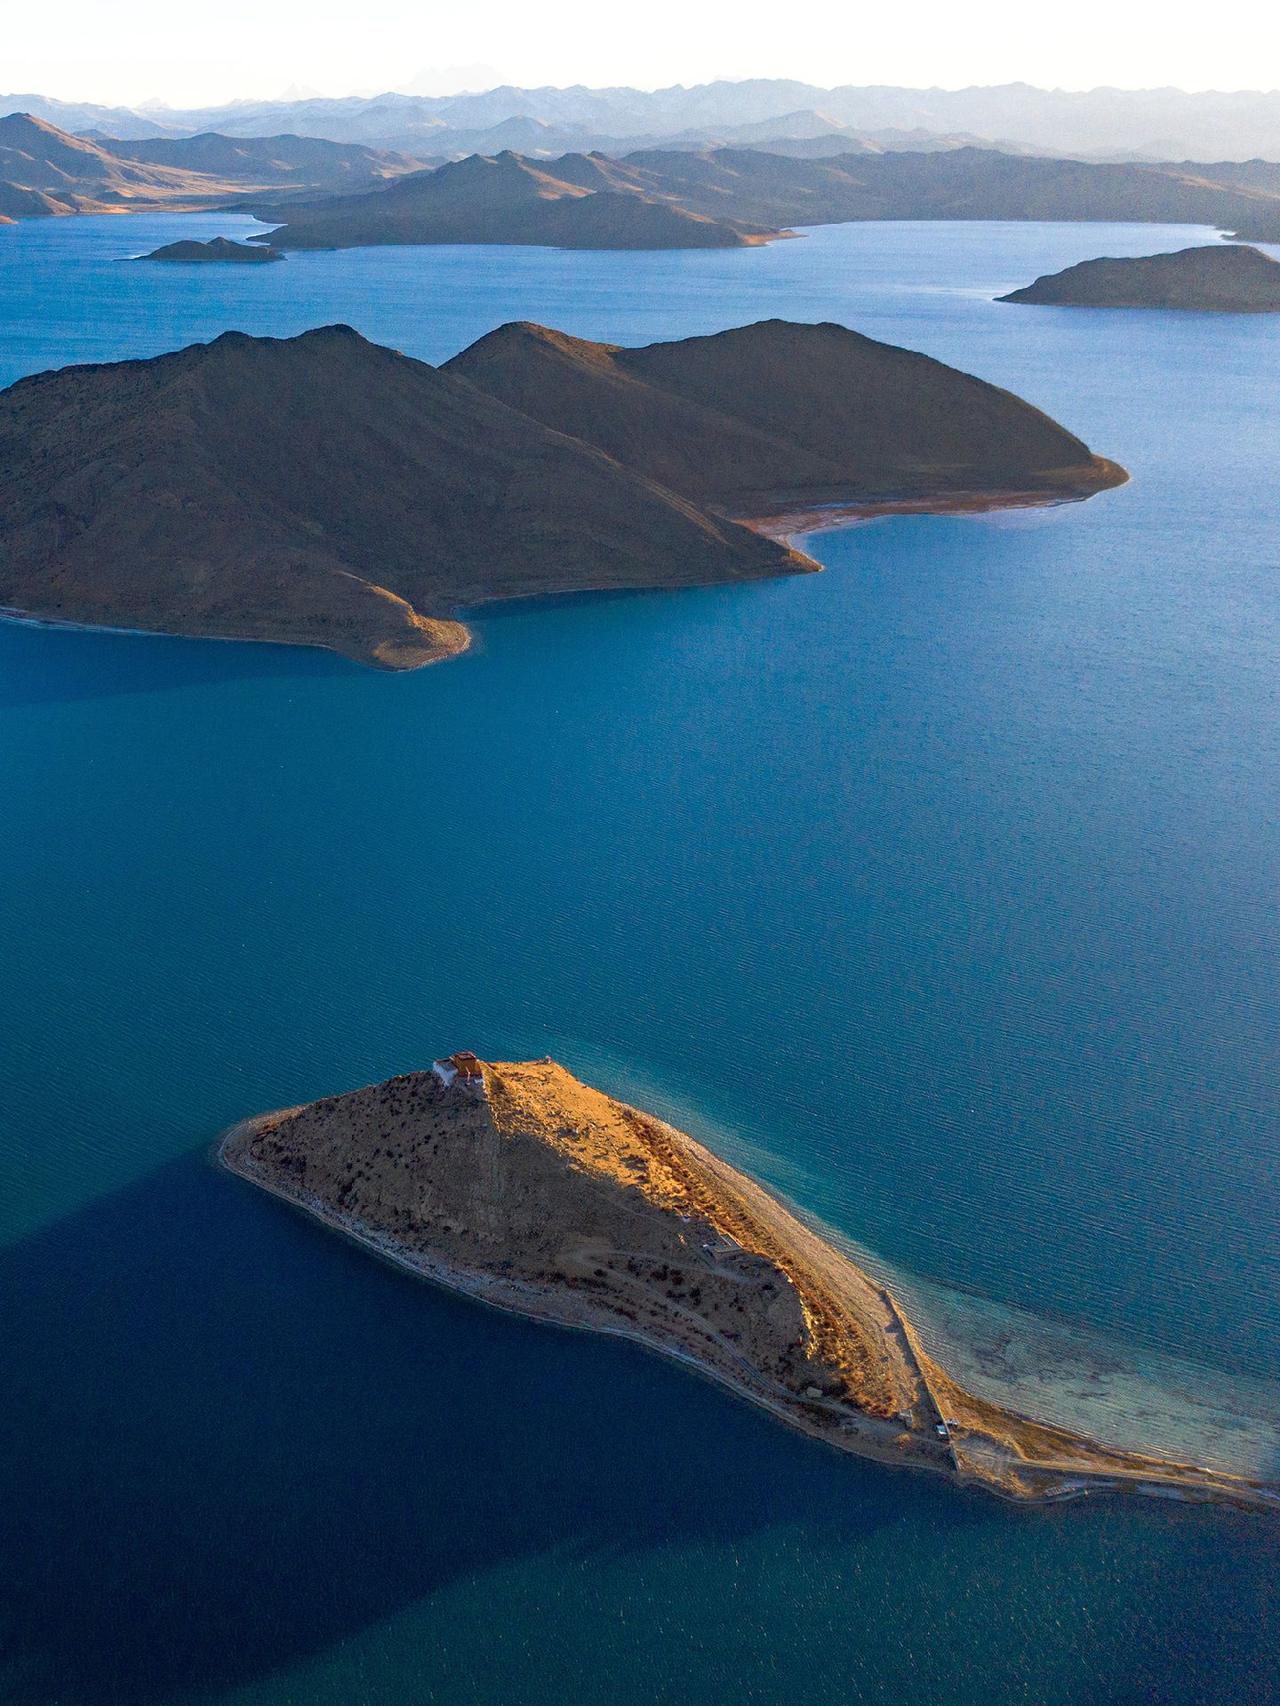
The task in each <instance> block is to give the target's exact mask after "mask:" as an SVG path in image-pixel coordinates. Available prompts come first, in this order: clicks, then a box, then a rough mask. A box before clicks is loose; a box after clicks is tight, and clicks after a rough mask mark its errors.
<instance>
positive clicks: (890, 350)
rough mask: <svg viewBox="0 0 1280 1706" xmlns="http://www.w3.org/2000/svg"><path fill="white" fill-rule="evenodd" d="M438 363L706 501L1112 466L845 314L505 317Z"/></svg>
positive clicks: (1044, 477)
mask: <svg viewBox="0 0 1280 1706" xmlns="http://www.w3.org/2000/svg"><path fill="white" fill-rule="evenodd" d="M446 371H447V372H450V373H456V374H460V375H461V376H462V377H464V378H466V379H469V380H470V381H471V382H472V383H473V384H474V385H477V386H479V387H481V388H482V389H484V390H486V391H488V392H489V393H490V394H491V395H493V396H495V397H499V398H501V400H502V401H503V402H505V403H509V404H510V405H511V406H512V407H513V408H518V409H520V410H522V411H523V412H524V413H526V414H529V415H533V416H534V417H535V418H536V419H538V420H540V421H542V422H543V423H544V424H545V425H547V426H550V427H554V428H555V429H556V430H558V431H561V432H568V433H572V434H573V435H574V436H575V437H578V438H583V439H586V440H587V441H588V442H589V443H592V444H597V445H599V446H600V448H601V449H602V450H605V451H607V452H608V453H609V455H611V456H614V457H617V458H618V459H619V460H620V461H625V462H626V463H627V465H628V466H629V467H633V468H638V469H640V470H641V471H642V472H644V473H646V474H648V475H649V476H650V477H651V478H652V479H655V480H659V481H661V482H662V483H663V484H664V485H668V486H671V487H672V488H673V489H675V490H676V491H680V492H683V493H685V494H686V495H687V496H689V497H693V498H696V499H698V501H700V502H705V503H712V504H716V505H720V506H724V507H726V508H729V509H733V510H738V511H740V512H741V511H744V510H745V511H751V510H752V509H753V508H755V507H757V506H759V505H760V504H762V503H763V504H765V505H767V506H776V505H778V504H787V503H791V502H810V503H815V502H824V501H829V502H843V503H851V502H856V501H857V500H859V499H866V500H872V499H877V498H892V497H909V496H915V495H919V494H929V495H941V494H946V493H950V492H999V491H1002V490H1005V491H1019V492H1026V493H1032V492H1042V493H1044V494H1045V495H1053V494H1055V493H1056V494H1061V495H1064V496H1065V495H1081V494H1083V493H1084V492H1087V491H1096V490H1098V489H1099V488H1100V487H1102V486H1106V485H1111V484H1114V483H1115V478H1116V474H1115V471H1114V469H1113V466H1112V465H1111V464H1109V463H1104V462H1102V461H1101V460H1100V459H1099V458H1097V457H1095V456H1093V454H1092V453H1091V452H1090V450H1089V448H1088V446H1087V445H1085V444H1083V443H1082V442H1081V440H1080V439H1078V438H1076V437H1074V436H1073V435H1072V434H1071V433H1069V432H1067V431H1066V430H1065V429H1064V428H1062V427H1060V426H1059V425H1058V424H1057V423H1056V422H1055V421H1052V420H1050V419H1049V417H1048V416H1047V415H1045V414H1042V413H1041V411H1040V410H1038V409H1036V408H1033V407H1032V406H1031V404H1029V403H1025V402H1023V401H1022V399H1021V398H1019V397H1015V396H1013V395H1012V393H1010V392H1008V391H1002V390H1000V389H999V388H998V387H997V386H994V385H988V384H987V383H986V382H985V381H983V380H981V379H974V378H972V377H970V375H968V374H965V373H961V372H959V371H957V370H956V369H955V368H952V367H947V366H946V365H945V364H944V363H942V362H939V361H934V360H932V359H931V358H930V357H928V356H924V355H917V354H915V353H913V352H912V351H910V350H903V349H898V348H896V347H895V346H894V345H892V344H883V343H877V342H876V341H875V340H874V339H872V338H866V337H862V336H861V335H860V334H858V333H857V332H851V331H849V330H847V329H846V328H845V327H843V326H836V325H830V324H825V325H817V326H810V325H798V324H793V323H791V322H787V321H782V320H767V321H762V322H761V323H759V324H757V325H754V326H743V327H740V328H737V329H735V330H733V331H728V332H720V333H716V334H715V335H714V336H711V337H705V338H684V339H681V340H680V341H678V342H675V343H662V344H650V345H648V346H647V347H645V348H643V349H620V348H618V347H617V346H616V345H609V344H596V343H589V342H587V341H586V340H584V339H579V338H570V337H567V336H565V335H564V334H563V333H559V332H551V331H548V330H547V329H546V328H545V327H541V326H533V325H529V324H527V323H521V324H514V325H509V326H503V327H499V329H498V330H497V331H495V332H491V333H489V334H488V336H487V337H484V338H481V339H480V340H479V341H478V342H477V343H475V344H473V345H472V346H471V347H470V348H469V349H466V350H464V351H463V352H462V354H461V355H458V356H455V357H454V359H453V360H452V361H451V362H449V363H448V364H447V366H446Z"/></svg>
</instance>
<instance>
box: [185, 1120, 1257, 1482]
mask: <svg viewBox="0 0 1280 1706" xmlns="http://www.w3.org/2000/svg"><path fill="white" fill-rule="evenodd" d="M306 1106H307V1105H303V1106H301V1107H298V1108H292V1109H277V1110H273V1111H272V1112H269V1113H266V1114H261V1115H257V1116H254V1117H253V1118H250V1119H248V1120H242V1121H240V1122H238V1123H237V1124H235V1125H233V1126H231V1127H229V1128H228V1129H227V1130H226V1131H224V1132H223V1133H222V1134H221V1136H220V1137H219V1138H218V1139H217V1141H216V1142H215V1144H214V1145H213V1147H212V1150H211V1152H210V1153H211V1159H212V1160H213V1162H214V1164H215V1165H216V1166H218V1167H219V1168H221V1169H222V1170H224V1171H226V1172H228V1173H230V1174H232V1175H234V1176H235V1177H237V1178H240V1179H242V1180H244V1181H245V1182H246V1183H249V1184H252V1185H254V1186H255V1187H257V1188H259V1189H262V1190H264V1191H266V1192H267V1193H268V1194H269V1195H271V1196H273V1197H276V1198H277V1199H278V1200H279V1201H281V1202H283V1203H285V1204H286V1205H287V1206H289V1207H290V1208H292V1209H294V1210H295V1211H297V1212H300V1213H303V1214H305V1215H307V1216H308V1217H309V1218H311V1219H313V1220H315V1221H318V1222H319V1223H320V1224H321V1225H323V1226H324V1227H326V1228H327V1229H328V1230H330V1231H334V1232H337V1233H338V1234H339V1235H340V1236H342V1237H343V1238H345V1239H347V1240H348V1241H349V1242H351V1243H354V1244H357V1245H359V1246H360V1247H361V1248H362V1249H364V1250H366V1251H367V1252H369V1253H371V1254H373V1255H375V1256H377V1257H378V1258H379V1259H380V1260H382V1261H384V1262H386V1263H388V1264H389V1265H391V1266H393V1267H395V1268H397V1269H399V1270H401V1271H403V1272H407V1273H408V1274H410V1275H412V1276H413V1277H414V1278H417V1279H420V1280H425V1281H426V1282H428V1283H430V1284H434V1285H437V1286H440V1287H441V1288H442V1289H444V1290H446V1291H451V1292H453V1293H455V1294H457V1295H460V1296H463V1297H467V1298H470V1299H471V1300H472V1301H475V1302H478V1303H483V1304H486V1305H488V1306H489V1307H492V1308H497V1309H501V1310H503V1311H504V1312H505V1313H508V1314H515V1315H520V1316H523V1317H524V1318H525V1319H528V1320H533V1321H536V1322H539V1323H542V1324H549V1325H555V1326H562V1327H566V1328H570V1329H572V1330H574V1331H582V1332H595V1333H602V1334H605V1335H606V1336H609V1337H614V1338H621V1339H626V1340H629V1341H630V1342H632V1343H634V1344H638V1345H639V1346H641V1347H642V1348H643V1349H645V1350H647V1351H649V1352H651V1353H652V1354H654V1355H659V1356H663V1357H666V1358H668V1359H670V1360H673V1361H676V1362H678V1363H679V1364H680V1365H681V1366H683V1367H685V1368H688V1369H691V1370H692V1371H693V1372H695V1373H697V1374H699V1375H701V1376H702V1377H703V1378H705V1379H708V1380H710V1381H711V1382H713V1383H714V1384H715V1385H717V1386H719V1387H720V1388H722V1389H723V1390H725V1391H728V1392H730V1393H731V1394H732V1395H733V1396H735V1397H736V1398H738V1399H740V1400H742V1401H745V1402H747V1403H750V1404H752V1405H753V1406H755V1407H756V1408H758V1409H763V1410H765V1411H766V1412H767V1413H769V1414H770V1415H772V1416H773V1417H774V1419H776V1420H778V1421H781V1422H783V1423H784V1424H785V1425H787V1426H788V1427H790V1428H792V1429H793V1430H794V1431H798V1432H800V1433H803V1434H805V1435H806V1436H807V1437H809V1438H812V1439H816V1440H818V1441H820V1442H822V1443H824V1444H827V1445H829V1446H831V1447H832V1448H833V1449H836V1450H840V1451H844V1452H846V1453H848V1454H851V1455H854V1456H859V1457H864V1458H868V1459H870V1460H873V1461H876V1462H880V1463H883V1464H887V1465H889V1466H893V1467H899V1468H912V1469H916V1470H919V1471H924V1472H928V1473H931V1474H937V1475H942V1476H944V1477H945V1478H946V1479H947V1480H949V1481H950V1482H951V1483H952V1485H954V1486H956V1487H959V1488H981V1489H982V1490H984V1491H987V1492H990V1493H993V1494H995V1495H996V1496H998V1497H1001V1498H1003V1499H1005V1500H1006V1501H1008V1502H1010V1503H1013V1504H1021V1505H1027V1504H1032V1505H1045V1504H1059V1503H1063V1502H1065V1501H1068V1500H1073V1499H1078V1498H1084V1497H1097V1496H1099V1495H1102V1494H1107V1493H1129V1494H1133V1493H1141V1494H1144V1495H1147V1496H1155V1497H1161V1498H1165V1499H1170V1500H1174V1501H1177V1502H1181V1503H1197V1504H1201V1503H1223V1504H1228V1505H1231V1506H1234V1507H1236V1508H1239V1509H1242V1510H1254V1511H1257V1510H1271V1511H1277V1512H1280V1488H1273V1487H1271V1486H1270V1485H1269V1484H1267V1483H1263V1482H1256V1481H1254V1480H1252V1479H1250V1478H1248V1477H1245V1476H1240V1475H1234V1474H1231V1473H1228V1472H1225V1471H1215V1470H1210V1469H1204V1468H1201V1467H1199V1466H1198V1465H1195V1464H1192V1463H1182V1462H1177V1461H1174V1460H1171V1459H1164V1458H1159V1457H1155V1456H1149V1455H1147V1454H1145V1453H1142V1452H1134V1451H1130V1450H1122V1449H1118V1448H1110V1447H1107V1446H1106V1445H1104V1444H1101V1443H1100V1442H1097V1441H1094V1440H1092V1439H1090V1438H1088V1437H1086V1436H1083V1435H1075V1434H1072V1433H1070V1432H1069V1431H1068V1430H1065V1429H1061V1428H1057V1427H1054V1426H1050V1425H1047V1424H1043V1423H1039V1422H1037V1421H1036V1420H1035V1419H1034V1418H1031V1417H1026V1416H1022V1415H1019V1414H1018V1413H1017V1412H1014V1411H1010V1410H1005V1409H1001V1408H1000V1407H998V1406H994V1405H989V1404H987V1403H985V1402H984V1401H982V1400H980V1399H975V1398H974V1397H972V1395H971V1394H969V1393H967V1392H965V1391H964V1389H963V1388H961V1387H959V1386H958V1385H957V1384H956V1383H955V1382H954V1381H952V1380H951V1379H950V1377H949V1376H948V1375H947V1374H946V1372H945V1370H943V1369H941V1368H940V1367H939V1366H938V1365H937V1364H935V1363H934V1362H933V1361H932V1359H931V1358H930V1357H929V1355H928V1354H927V1353H926V1352H925V1350H924V1348H923V1346H922V1345H921V1343H920V1340H919V1337H918V1334H917V1332H916V1329H915V1328H914V1326H913V1325H912V1323H911V1321H910V1320H909V1318H908V1317H907V1315H906V1313H905V1312H904V1311H903V1309H902V1307H901V1305H900V1304H899V1303H898V1302H897V1300H896V1299H895V1298H894V1297H893V1295H892V1293H891V1292H890V1291H889V1290H888V1289H887V1288H886V1287H885V1286H883V1285H881V1284H879V1283H878V1282H877V1281H876V1280H874V1279H873V1278H872V1277H871V1276H870V1275H868V1274H866V1273H865V1272H864V1271H863V1270H862V1269H861V1268H859V1267H857V1265H856V1264H855V1263H853V1262H851V1261H850V1260H849V1259H848V1258H847V1257H846V1256H844V1255H843V1254H842V1253H841V1252H839V1251H838V1250H836V1249H835V1248H834V1247H833V1246H830V1245H827V1244H826V1243H825V1241H824V1240H822V1239H821V1238H820V1237H819V1236H818V1234H816V1233H814V1232H812V1231H811V1229H809V1228H807V1227H805V1226H804V1225H803V1223H795V1225H796V1227H797V1229H798V1230H799V1231H800V1232H801V1233H802V1234H803V1235H804V1236H805V1237H806V1238H807V1239H811V1240H812V1241H813V1243H814V1244H815V1245H816V1246H817V1247H818V1250H819V1252H820V1254H822V1253H825V1255H826V1256H828V1257H830V1258H831V1260H832V1262H833V1263H834V1264H835V1266H836V1267H837V1268H839V1267H840V1266H841V1265H843V1266H844V1267H845V1268H846V1269H847V1270H848V1271H849V1272H851V1273H852V1274H853V1275H854V1276H856V1279H857V1281H858V1282H859V1283H860V1284H861V1285H862V1286H864V1287H865V1288H866V1289H867V1291H868V1293H869V1294H871V1295H874V1297H875V1299H876V1300H878V1302H879V1303H880V1304H881V1305H882V1306H883V1309H884V1310H885V1311H886V1312H887V1316H888V1320H889V1326H888V1328H887V1330H883V1339H884V1345H883V1351H884V1354H885V1356H886V1357H887V1358H888V1359H889V1360H890V1361H893V1362H895V1363H896V1364H899V1365H900V1371H901V1372H904V1373H905V1374H906V1376H907V1378H908V1379H910V1380H911V1381H912V1382H913V1383H914V1384H915V1385H916V1386H917V1388H918V1390H919V1392H920V1393H921V1394H922V1395H923V1397H922V1399H920V1400H917V1401H915V1402H913V1403H912V1405H911V1406H910V1409H911V1415H910V1420H909V1422H904V1421H903V1420H902V1419H901V1418H896V1419H889V1418H886V1417H883V1416H880V1415H875V1414H871V1413H869V1412H867V1411H865V1410H861V1409H859V1410H857V1411H855V1412H854V1413H853V1414H852V1415H851V1414H850V1412H849V1410H848V1408H847V1407H841V1406H840V1405H839V1404H838V1403H834V1402H832V1401H830V1400H829V1399H826V1398H823V1397H821V1396H813V1397H810V1396H809V1395H808V1394H807V1393H806V1394H805V1396H804V1397H803V1398H801V1397H798V1396H797V1394H796V1393H795V1392H793V1391H787V1390H785V1389H782V1388H776V1387H774V1386H771V1385H770V1384H769V1383H768V1382H767V1381H766V1380H765V1379H764V1377H763V1376H762V1375H761V1374H760V1372H759V1370H757V1369H755V1368H754V1367H753V1365H751V1364H750V1363H749V1362H748V1361H747V1360H746V1358H745V1357H741V1356H740V1361H741V1363H742V1370H741V1372H738V1371H735V1370H734V1369H732V1368H730V1367H727V1366H726V1365H725V1361H724V1358H723V1356H719V1357H718V1360H712V1359H711V1358H710V1357H709V1356H702V1355H699V1354H697V1353H696V1352H695V1351H694V1350H691V1349H689V1348H688V1345H687V1343H681V1342H680V1339H679V1334H678V1331H677V1324H676V1322H675V1321H674V1319H673V1324H672V1330H671V1332H670V1334H666V1333H658V1332H652V1331H645V1330H644V1329H642V1328H639V1327H626V1326H622V1325H620V1324H619V1322H618V1320H617V1317H616V1315H615V1314H613V1313H612V1312H611V1311H608V1310H605V1309H601V1308H593V1307H592V1306H591V1304H590V1303H588V1302H587V1300H585V1299H583V1298H582V1297H581V1296H579V1295H574V1296H570V1295H569V1293H568V1292H567V1290H566V1289H565V1288H563V1287H561V1288H557V1287H555V1286H551V1285H534V1284H531V1283H528V1282H522V1281H519V1280H514V1279H511V1278H507V1277H503V1276H501V1275H498V1274H494V1273H490V1272H486V1271H485V1270H483V1269H476V1268H468V1267H463V1266H458V1265H454V1264H451V1263H450V1262H448V1261H447V1260H443V1259H440V1258H438V1257H434V1256H432V1255H431V1254H428V1253H425V1252H424V1251H422V1250H421V1249H413V1248H410V1247H407V1246H406V1245H404V1244H403V1243H401V1242H399V1241H398V1240H397V1239H396V1238H395V1237H394V1236H393V1235H392V1234H391V1233H389V1232H385V1231H381V1230H379V1229H377V1228H375V1227H371V1226H369V1225H368V1224H366V1223H364V1222H363V1221H361V1220H360V1219H359V1218H358V1217H356V1216H354V1215H352V1214H350V1213H346V1212H344V1211H343V1210H340V1209H338V1208H336V1207H334V1206H333V1205H332V1204H330V1203H328V1202H327V1201H325V1200H324V1199H323V1198H321V1197H319V1196H317V1195H316V1194H315V1193H313V1192H309V1191H306V1190H305V1189H303V1188H301V1187H300V1186H298V1185H295V1184H294V1183H293V1182H292V1181H290V1180H282V1179H280V1178H277V1177H273V1176H270V1175H269V1174H268V1172H267V1171H266V1170H265V1169H264V1168H263V1167H262V1166H261V1165H260V1164H259V1163H258V1162H257V1161H256V1159H254V1158H252V1157H249V1156H248V1155H246V1154H244V1153H241V1154H237V1155H234V1156H233V1154H232V1150H233V1148H234V1147H235V1146H236V1145H238V1144H242V1143H245V1142H246V1141H247V1140H248V1141H251V1140H252V1139H253V1138H254V1137H255V1136H256V1135H257V1134H258V1133H260V1132H262V1131H264V1130H272V1129H274V1128H275V1126H276V1125H278V1124H279V1123H280V1122H282V1121H288V1120H289V1119H290V1118H291V1117H293V1116H295V1115H297V1114H299V1113H301V1112H304V1111H305V1108H306ZM655 1125H656V1126H657V1127H658V1128H659V1129H668V1128H665V1127H664V1122H661V1121H656V1122H655ZM669 1129H670V1130H671V1132H672V1136H673V1137H675V1138H678V1139H679V1140H680V1141H681V1143H682V1144H683V1145H687V1146H688V1147H689V1150H690V1152H691V1153H692V1155H693V1156H694V1157H695V1158H696V1159H697V1160H698V1162H699V1163H700V1164H701V1165H703V1166H705V1167H706V1168H707V1171H708V1173H709V1174H710V1177H711V1179H712V1181H713V1182H715V1183H718V1184H720V1185H721V1186H722V1187H723V1188H724V1189H725V1190H726V1191H727V1192H728V1193H729V1195H728V1196H727V1198H726V1200H727V1201H728V1202H729V1203H730V1204H731V1205H733V1203H734V1198H735V1196H736V1198H737V1202H736V1207H737V1208H738V1209H739V1210H744V1209H745V1210H746V1211H747V1212H749V1211H750V1209H751V1207H752V1198H753V1197H754V1196H755V1195H756V1194H759V1195H760V1197H762V1198H763V1200H764V1201H765V1202H766V1203H768V1204H770V1205H772V1206H773V1207H774V1208H775V1209H776V1210H778V1211H779V1212H780V1213H781V1215H782V1216H784V1217H785V1220H787V1221H792V1220H793V1217H792V1216H790V1214H789V1213H788V1211H786V1210H785V1208H784V1207H783V1205H781V1204H780V1203H777V1202H776V1200H775V1199H773V1198H772V1197H771V1196H770V1194H769V1193H768V1192H766V1191H765V1190H764V1188H763V1187H761V1186H758V1185H756V1184H755V1182H754V1181H752V1180H750V1179H749V1177H747V1176H746V1175H738V1174H737V1173H736V1170H734V1169H732V1168H731V1167H729V1165H728V1163H725V1162H722V1161H721V1160H720V1159H719V1158H718V1157H717V1156H715V1155H713V1154H712V1153H711V1152H710V1151H707V1150H705V1149H703V1146H701V1145H699V1144H697V1143H696V1142H695V1141H694V1140H693V1139H690V1138H687V1137H686V1136H685V1134H683V1133H679V1132H676V1131H675V1130H674V1128H669ZM744 1193H745V1194H744ZM815 1271H816V1272H817V1273H818V1274H819V1278H820V1281H821V1279H822V1278H823V1277H826V1278H830V1276H829V1275H826V1276H823V1274H822V1269H821V1265H820V1264H819V1266H818V1267H817V1268H816V1269H815ZM895 1341H897V1342H896V1343H895ZM715 1349H716V1350H717V1351H719V1350H721V1349H723V1347H722V1346H717V1347H715ZM917 1409H919V1411H920V1413H919V1414H917ZM904 1414H905V1413H904ZM939 1423H947V1424H949V1425H948V1426H945V1427H939V1425H938V1424H939ZM939 1435H940V1436H941V1437H937V1436H939Z"/></svg>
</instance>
